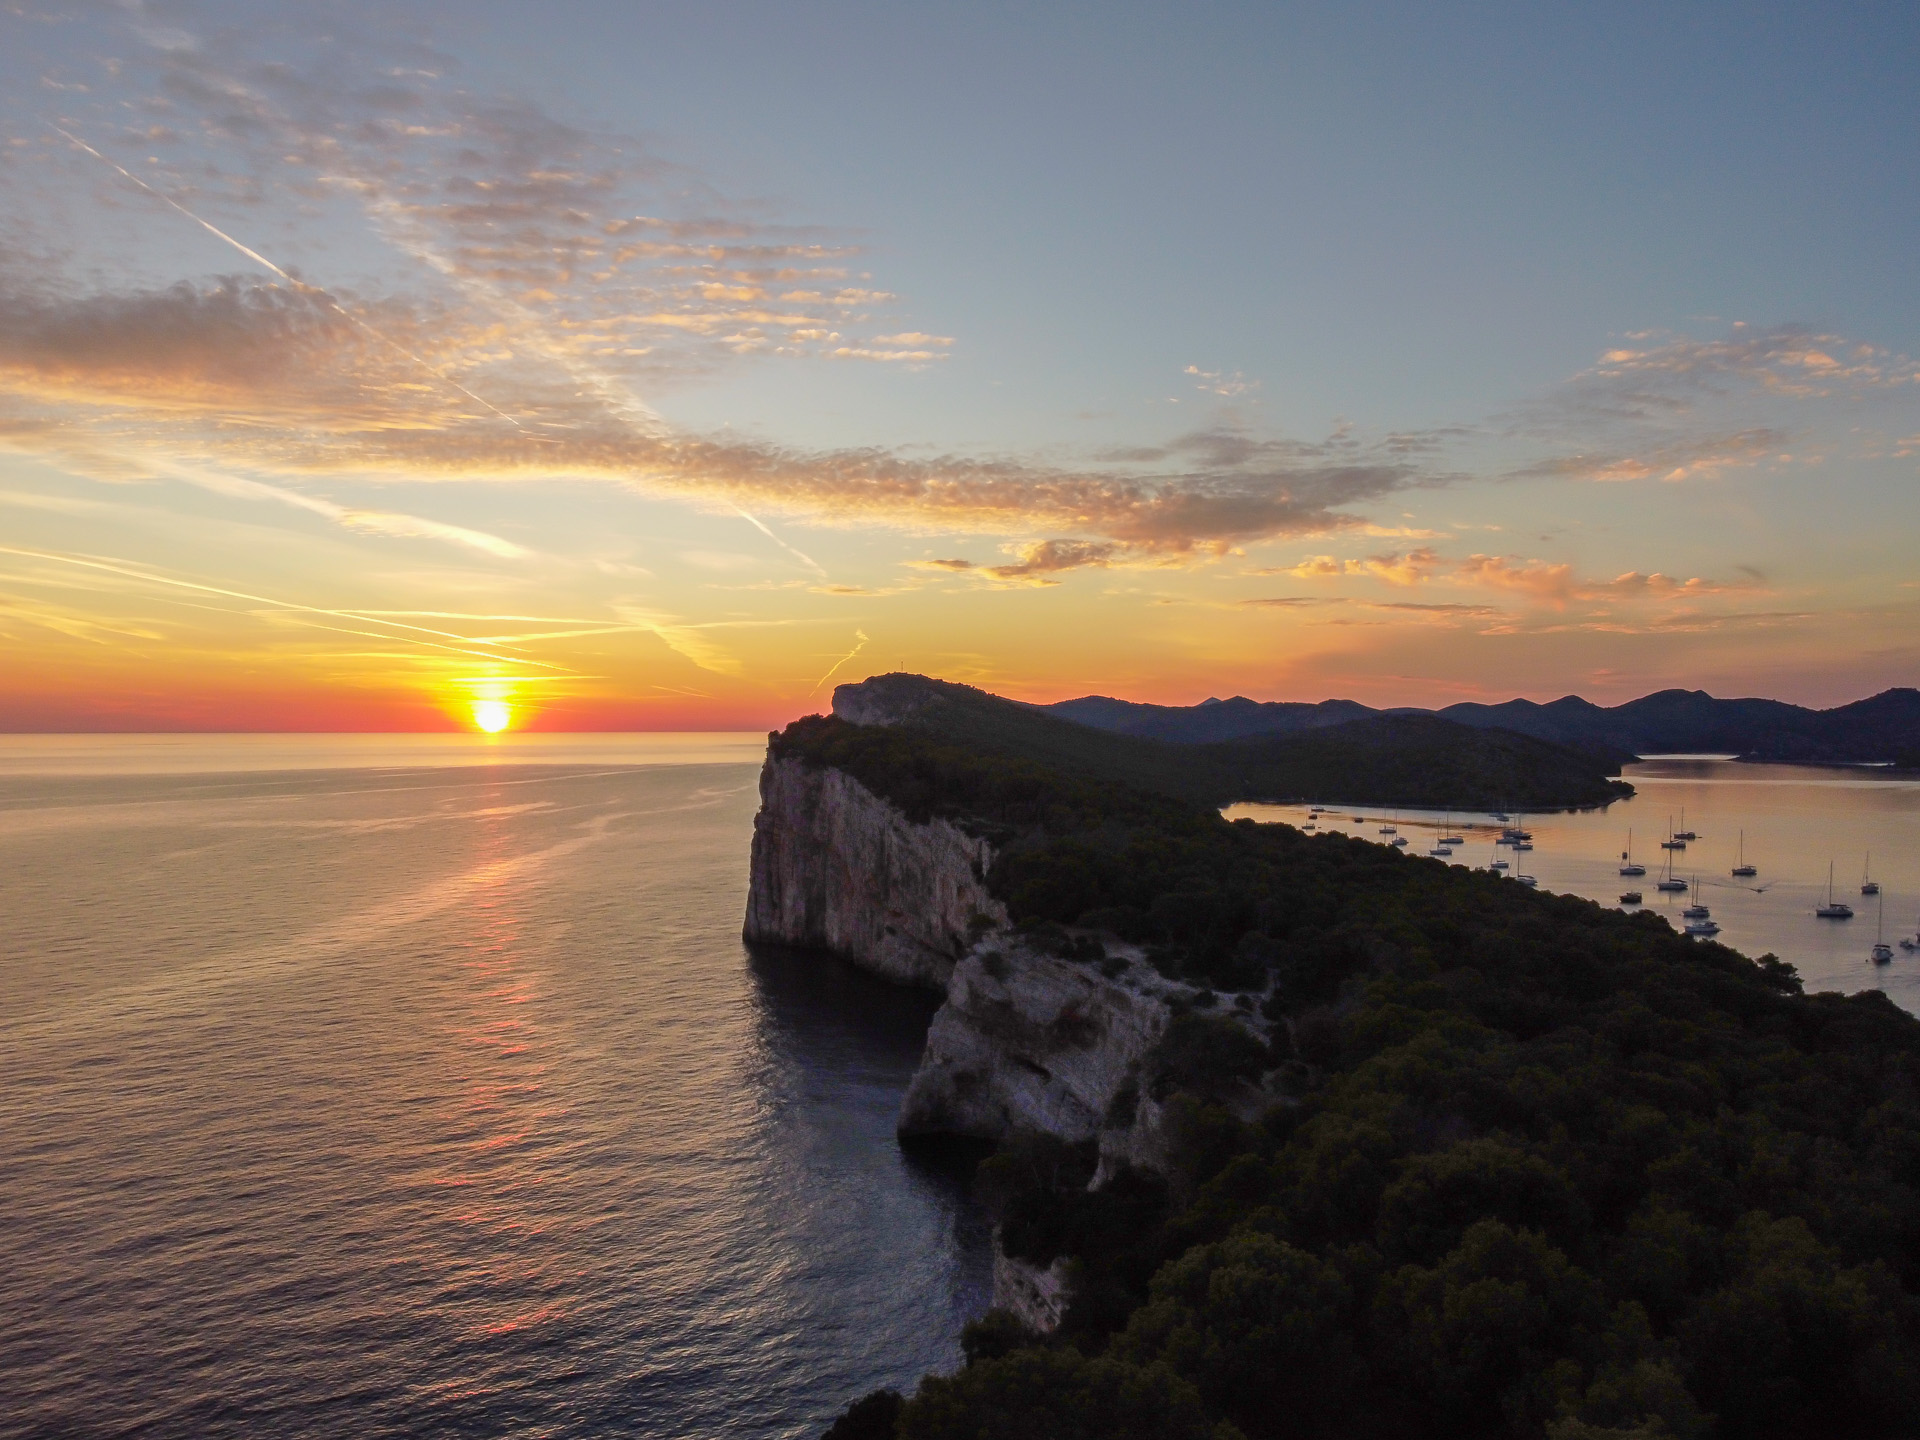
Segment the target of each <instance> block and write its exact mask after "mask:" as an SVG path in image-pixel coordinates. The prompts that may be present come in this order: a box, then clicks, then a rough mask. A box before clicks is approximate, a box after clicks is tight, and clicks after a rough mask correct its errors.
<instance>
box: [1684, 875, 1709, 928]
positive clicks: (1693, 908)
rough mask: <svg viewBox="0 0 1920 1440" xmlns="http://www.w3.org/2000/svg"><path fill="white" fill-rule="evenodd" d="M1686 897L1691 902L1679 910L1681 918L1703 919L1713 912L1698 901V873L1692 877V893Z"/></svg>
mask: <svg viewBox="0 0 1920 1440" xmlns="http://www.w3.org/2000/svg"><path fill="white" fill-rule="evenodd" d="M1687 898H1688V899H1689V900H1691V901H1692V902H1693V903H1692V904H1691V905H1689V906H1687V908H1686V909H1684V910H1682V911H1681V912H1680V914H1681V917H1682V918H1683V919H1687V920H1704V919H1706V918H1707V917H1708V916H1709V915H1711V914H1712V913H1713V912H1712V911H1711V910H1709V909H1708V908H1707V907H1706V906H1704V905H1702V904H1701V903H1700V877H1699V876H1698V875H1696V876H1694V877H1693V893H1692V894H1691V895H1689V896H1688V897H1687Z"/></svg>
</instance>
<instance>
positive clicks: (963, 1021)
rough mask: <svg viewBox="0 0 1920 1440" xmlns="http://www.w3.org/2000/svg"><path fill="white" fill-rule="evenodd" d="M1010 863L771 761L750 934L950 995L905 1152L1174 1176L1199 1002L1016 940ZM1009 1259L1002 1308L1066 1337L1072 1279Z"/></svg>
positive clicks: (764, 783) (764, 786) (998, 1275)
mask: <svg viewBox="0 0 1920 1440" xmlns="http://www.w3.org/2000/svg"><path fill="white" fill-rule="evenodd" d="M868 718H870V719H875V720H881V717H879V716H878V715H874V716H869V717H868ZM888 718H891V717H888ZM881 723H886V722H885V720H881ZM994 860H995V852H994V848H993V846H992V845H991V844H990V843H989V842H988V841H987V840H985V839H982V838H980V837H978V836H973V835H969V834H967V833H966V832H965V831H964V830H962V829H961V828H960V827H959V826H958V825H956V824H954V823H953V822H952V821H950V820H947V819H944V818H941V817H939V816H934V815H928V816H926V817H925V818H921V819H914V818H910V817H909V816H908V815H907V814H906V813H905V812H904V811H903V810H902V809H900V808H899V807H897V806H896V805H894V804H893V803H891V802H889V801H888V800H886V799H883V798H881V797H880V796H878V795H876V794H874V793H873V791H871V790H869V789H868V788H867V787H866V786H865V785H864V784H862V783H861V781H859V780H858V779H856V778H854V776H853V775H851V774H849V773H848V772H847V771H845V770H843V769H839V768H836V767H835V766H834V765H831V764H820V763H808V761H806V760H804V759H802V758H799V757H798V756H794V755H782V754H780V753H777V749H770V751H769V754H768V756H767V761H766V764H765V766H764V768H763V769H762V771H761V777H760V812H759V814H758V815H757V816H756V817H755V819H754V832H753V856H752V864H751V876H750V883H749V889H748V897H747V915H746V924H745V927H744V928H745V935H746V938H747V939H748V940H755V941H771V942H775V943H779V944H784V945H793V946H798V947H803V948H812V949H822V950H828V951H832V952H834V953H836V954H838V955H841V956H843V957H845V958H846V959H848V960H851V961H853V962H854V963H855V964H858V965H860V966H863V967H864V968H866V969H869V970H872V971H875V972H876V973H878V974H881V975H884V976H887V977H889V978H891V979H894V980H899V981H903V982H907V983H912V984H921V985H931V986H938V987H940V988H942V989H944V990H945V992H946V997H947V998H946V1003H945V1004H944V1005H942V1006H941V1007H940V1009H939V1011H938V1012H937V1013H936V1014H935V1016H934V1019H933V1023H932V1025H931V1026H930V1027H929V1029H928V1033H927V1044H926V1050H925V1052H924V1054H923V1056H922V1058H921V1061H920V1066H919V1069H918V1071H917V1072H916V1073H915V1075H914V1078H913V1080H912V1082H911V1084H910V1085H909V1086H908V1089H907V1094H906V1096H905V1098H904V1100H903V1101H902V1104H901V1113H900V1125H899V1129H900V1133H901V1134H902V1135H903V1136H923V1135H965V1136H973V1137H978V1138H982V1139H989V1140H1001V1139H1005V1138H1007V1137H1008V1136H1010V1135H1013V1134H1015V1133H1018V1132H1022V1131H1037V1132H1041V1133H1044V1134H1049V1135H1053V1136H1057V1137H1059V1138H1060V1139H1063V1140H1067V1141H1070V1142H1085V1141H1097V1142H1098V1148H1099V1169H1098V1172H1097V1174H1096V1175H1095V1178H1094V1184H1095V1185H1096V1186H1097V1185H1099V1184H1102V1183H1104V1181H1105V1179H1106V1177H1108V1176H1109V1175H1111V1174H1112V1173H1113V1171H1114V1170H1115V1169H1116V1168H1117V1167H1119V1166H1120V1165H1122V1164H1129V1165H1133V1166H1136V1167H1142V1168H1149V1169H1152V1168H1159V1167H1160V1166H1161V1165H1162V1164H1163V1163H1164V1153H1163V1152H1164V1144H1163V1137H1162V1135H1161V1128H1160V1125H1159V1117H1160V1113H1161V1112H1160V1107H1159V1105H1158V1104H1156V1103H1155V1102H1154V1100H1153V1099H1152V1098H1151V1097H1150V1096H1149V1095H1147V1094H1146V1093H1144V1092H1146V1091H1147V1090H1149V1089H1150V1087H1149V1085H1148V1084H1147V1083H1146V1081H1147V1074H1146V1071H1147V1069H1148V1068H1149V1065H1150V1058H1151V1057H1152V1056H1153V1054H1154V1053H1155V1050H1156V1047H1157V1046H1158V1045H1159V1043H1160V1041H1161V1039H1162V1037H1163V1036H1164V1035H1165V1034H1166V1032H1167V1028H1168V1025H1169V1023H1170V1022H1171V1020H1172V1017H1173V1014H1174V1012H1175V1009H1176V1006H1190V1005H1191V1003H1192V1000H1193V997H1194V995H1195V992H1194V989H1193V987H1191V986H1189V985H1185V984H1182V983H1181V982H1179V981H1175V980H1169V979H1166V978H1165V977H1163V976H1162V975H1160V974H1159V972H1158V971H1156V970H1155V969H1154V967H1153V966H1151V965H1149V964H1148V963H1147V962H1146V960H1145V959H1144V957H1143V955H1142V953H1141V951H1140V950H1139V948H1138V947H1137V946H1132V945H1125V944H1121V943H1119V942H1118V941H1116V940H1114V939H1113V938H1112V937H1111V936H1109V937H1107V939H1106V941H1105V943H1104V944H1097V945H1096V944H1093V943H1092V942H1091V941H1090V940H1089V939H1088V938H1086V937H1085V936H1084V935H1083V936H1082V938H1081V940H1080V941H1079V942H1078V943H1079V944H1081V945H1082V946H1090V947H1091V948H1090V949H1087V950H1083V951H1082V953H1081V955H1080V956H1078V957H1076V958H1073V959H1067V958H1063V957H1062V956H1061V955H1059V954H1056V953H1051V952H1050V951H1049V949H1048V948H1047V947H1046V945H1045V944H1044V943H1042V942H1041V941H1040V940H1038V939H1037V938H1036V937H1034V936H1029V935H1025V934H1021V933H1018V932H1015V931H1014V930H1013V929H1011V928H1010V925H1009V919H1008V914H1007V909H1006V907H1005V905H1003V904H1002V903H1001V901H999V900H998V899H996V898H995V897H994V896H993V895H992V894H991V893H990V891H989V889H988V884H987V879H986V877H987V875H988V873H989V872H990V870H991V869H992V867H993V864H994ZM1051 939H1052V940H1053V942H1054V943H1055V944H1056V945H1057V944H1058V943H1059V940H1060V935H1059V932H1055V933H1054V935H1053V936H1052V937H1051ZM1102 957H1104V958H1102ZM995 1250H996V1260H995V1270H994V1304H995V1305H996V1306H999V1307H1001V1308H1004V1309H1008V1310H1011V1311H1012V1312H1014V1313H1015V1314H1017V1315H1018V1316H1019V1317H1020V1318H1021V1319H1022V1320H1023V1321H1025V1322H1026V1323H1027V1324H1028V1325H1030V1326H1032V1327H1033V1328H1034V1329H1036V1330H1047V1329H1051V1328H1052V1327H1053V1326H1054V1325H1056V1324H1057V1323H1058V1322H1059V1319H1060V1315H1061V1313H1062V1311H1063V1310H1064V1308H1065V1306H1066V1303H1067V1300H1068V1291H1069V1288H1070V1287H1069V1285H1068V1281H1067V1272H1066V1269H1065V1266H1064V1264H1063V1263H1056V1264H1054V1265H1052V1266H1050V1267H1047V1268H1041V1267H1037V1266H1034V1265H1031V1264H1028V1263H1027V1262H1024V1261H1019V1260H1015V1259H1011V1258H1009V1257H1008V1256H1006V1255H1005V1254H1003V1253H1000V1251H999V1247H998V1246H997V1245H996V1247H995Z"/></svg>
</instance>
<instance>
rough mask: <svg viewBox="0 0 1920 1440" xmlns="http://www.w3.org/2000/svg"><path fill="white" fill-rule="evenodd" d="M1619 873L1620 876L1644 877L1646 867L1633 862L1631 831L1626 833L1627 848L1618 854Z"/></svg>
mask: <svg viewBox="0 0 1920 1440" xmlns="http://www.w3.org/2000/svg"><path fill="white" fill-rule="evenodd" d="M1620 873H1621V874H1622V875H1644V874H1646V873H1647V867H1646V866H1644V865H1636V864H1634V862H1633V831H1631V830H1629V831H1627V848H1626V849H1624V850H1622V851H1621V852H1620Z"/></svg>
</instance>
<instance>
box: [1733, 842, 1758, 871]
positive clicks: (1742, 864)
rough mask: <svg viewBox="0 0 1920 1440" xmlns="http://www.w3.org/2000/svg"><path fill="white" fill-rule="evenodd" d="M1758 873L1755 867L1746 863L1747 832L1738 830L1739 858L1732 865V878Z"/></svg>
mask: <svg viewBox="0 0 1920 1440" xmlns="http://www.w3.org/2000/svg"><path fill="white" fill-rule="evenodd" d="M1759 873H1760V871H1759V869H1758V868H1757V867H1755V866H1752V865H1749V864H1747V832H1746V831H1744V830H1742V831H1741V832H1740V859H1739V862H1738V863H1737V864H1736V865H1735V866H1734V867H1733V875H1734V878H1735V879H1736V880H1744V879H1747V878H1748V877H1749V876H1753V875H1758V874H1759Z"/></svg>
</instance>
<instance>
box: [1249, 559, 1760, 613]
mask: <svg viewBox="0 0 1920 1440" xmlns="http://www.w3.org/2000/svg"><path fill="white" fill-rule="evenodd" d="M1283 573H1286V574H1290V575H1293V576H1296V577H1298V578H1300V579H1303V580H1333V579H1346V578H1356V577H1357V578H1362V579H1370V580H1379V581H1384V582H1385V583H1387V584H1389V585H1395V586H1403V587H1413V586H1419V585H1427V584H1443V585H1452V586H1464V587H1470V588H1476V589H1489V590H1501V591H1506V592H1509V593H1512V594H1516V595H1520V596H1522V597H1524V598H1525V599H1527V600H1530V601H1533V602H1535V603H1539V604H1549V605H1565V604H1567V603H1568V602H1569V601H1574V600H1585V601H1606V600H1616V601H1635V600H1652V601H1667V602H1672V601H1683V600H1693V599H1700V598H1703V597H1706V596H1710V595H1724V594H1729V593H1735V592H1746V593H1752V592H1755V591H1758V590H1761V589H1764V580H1763V579H1762V578H1761V577H1760V576H1759V575H1758V574H1750V575H1748V576H1745V577H1743V578H1741V579H1739V580H1727V581H1713V580H1707V579H1703V578H1700V577H1698V576H1695V577H1692V578H1689V579H1684V580H1682V579H1678V578H1676V577H1674V576H1670V575H1663V574H1661V573H1659V572H1657V571H1655V572H1651V573H1645V572H1641V571H1638V570H1630V571H1627V572H1625V573H1624V574H1621V575H1617V576H1615V577H1614V578H1613V579H1611V580H1588V579H1581V578H1580V577H1579V576H1578V575H1577V574H1576V573H1575V570H1574V567H1573V565H1572V564H1571V563H1568V562H1566V561H1546V560H1531V559H1521V558H1518V557H1515V556H1510V555H1482V554H1474V555H1468V556H1466V557H1464V558H1462V559H1450V558H1448V557H1446V556H1444V555H1442V554H1440V553H1439V552H1438V551H1436V550H1434V549H1432V548H1431V547H1429V546H1424V545H1423V546H1421V547H1419V548H1418V549H1414V550H1409V551H1406V552H1404V553H1400V554H1385V555H1370V556H1366V557H1364V558H1362V559H1346V560H1343V559H1338V558H1336V557H1334V556H1332V555H1310V556H1308V557H1306V558H1305V559H1304V560H1302V561H1301V562H1300V563H1299V564H1297V565H1294V566H1292V567H1290V568H1288V569H1287V570H1286V571H1285V572H1283ZM1376 608H1385V609H1407V610H1464V609H1467V608H1469V607H1465V606H1455V605H1438V606H1436V605H1423V604H1382V605H1380V606H1378V607H1376Z"/></svg>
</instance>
